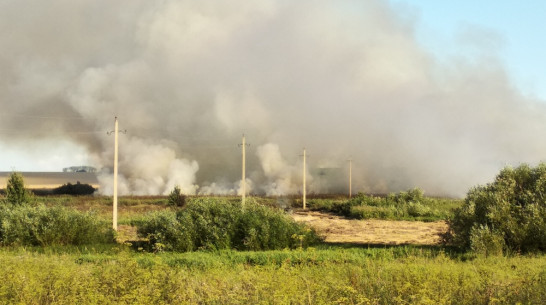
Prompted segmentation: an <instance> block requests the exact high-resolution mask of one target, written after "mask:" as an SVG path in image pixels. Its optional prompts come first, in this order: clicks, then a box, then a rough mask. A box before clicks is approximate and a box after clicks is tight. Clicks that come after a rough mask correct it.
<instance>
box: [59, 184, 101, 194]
mask: <svg viewBox="0 0 546 305" xmlns="http://www.w3.org/2000/svg"><path fill="white" fill-rule="evenodd" d="M95 191H96V189H95V188H94V187H93V186H91V185H89V184H81V183H80V182H79V181H78V182H77V183H76V184H71V183H67V184H63V185H61V186H59V187H58V188H55V189H53V192H52V193H53V194H55V195H92V194H93V193H94V192H95Z"/></svg>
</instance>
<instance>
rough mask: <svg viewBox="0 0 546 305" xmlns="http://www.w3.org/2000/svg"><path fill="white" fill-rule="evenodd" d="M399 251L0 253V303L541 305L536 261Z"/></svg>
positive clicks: (545, 294) (544, 281)
mask: <svg viewBox="0 0 546 305" xmlns="http://www.w3.org/2000/svg"><path fill="white" fill-rule="evenodd" d="M397 251H398V250H391V249H374V250H373V251H370V250H366V249H329V250H307V251H301V250H299V251H286V250H285V251H272V252H261V253H256V252H248V253H247V252H243V253H241V252H231V251H227V252H197V253H180V254H178V253H165V254H159V255H153V254H132V253H131V252H125V251H121V252H119V253H118V254H117V255H114V256H108V257H104V256H102V255H100V254H95V257H92V255H93V254H92V253H91V254H85V255H83V254H61V255H47V254H36V253H29V252H25V251H20V250H19V251H14V252H9V251H0V264H1V265H2V266H3V268H2V269H1V270H0V303H2V304H517V303H521V304H544V303H545V302H546V271H544V270H546V257H544V256H528V257H510V258H509V257H502V256H500V257H493V258H478V259H474V260H470V261H461V260H458V259H450V258H449V257H448V256H445V255H443V254H442V253H441V252H439V253H437V254H435V255H430V256H429V255H425V256H421V255H415V254H412V253H410V254H408V255H405V256H399V257H393V255H392V254H393V253H397ZM410 252H411V251H410ZM425 252H426V251H425ZM370 253H376V254H377V257H372V256H369V255H368V256H366V255H365V254H370ZM382 253H384V254H382ZM362 254H364V255H362ZM264 257H268V258H264ZM300 257H304V258H307V259H305V260H302V259H299V258H300ZM344 258H346V259H345V260H344ZM279 260H280V262H279ZM294 261H299V263H294Z"/></svg>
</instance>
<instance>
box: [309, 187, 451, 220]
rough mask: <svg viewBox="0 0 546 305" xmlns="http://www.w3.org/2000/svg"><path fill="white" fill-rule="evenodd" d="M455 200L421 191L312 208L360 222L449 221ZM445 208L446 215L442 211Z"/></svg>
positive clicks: (318, 204)
mask: <svg viewBox="0 0 546 305" xmlns="http://www.w3.org/2000/svg"><path fill="white" fill-rule="evenodd" d="M454 202H455V201H454V200H449V199H435V198H428V197H425V196H424V192H423V191H422V190H421V189H419V188H414V189H410V190H407V191H405V192H399V193H397V194H394V193H391V194H389V195H388V196H387V197H377V196H368V195H366V194H363V193H358V195H356V196H355V197H353V198H351V199H350V200H346V201H333V200H326V199H322V200H319V199H313V200H311V201H310V202H309V208H310V209H311V210H315V211H326V212H332V213H335V214H337V215H341V216H345V217H349V218H356V219H370V218H377V219H410V220H425V221H431V220H438V219H446V218H447V215H448V214H449V213H450V211H451V209H450V206H452V205H453V204H454ZM438 208H441V209H442V211H439V210H438Z"/></svg>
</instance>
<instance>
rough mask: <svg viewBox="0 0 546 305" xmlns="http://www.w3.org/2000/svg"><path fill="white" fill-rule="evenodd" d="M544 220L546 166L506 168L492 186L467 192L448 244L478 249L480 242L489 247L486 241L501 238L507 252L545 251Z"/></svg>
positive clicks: (456, 216) (455, 215)
mask: <svg viewBox="0 0 546 305" xmlns="http://www.w3.org/2000/svg"><path fill="white" fill-rule="evenodd" d="M545 219H546V164H543V163H542V164H540V165H538V166H537V167H536V168H531V167H530V166H529V165H526V164H524V165H521V166H519V167H517V168H515V169H513V168H510V167H507V168H504V169H503V170H501V172H500V173H499V174H498V175H497V177H496V179H495V181H494V182H493V183H491V184H488V185H486V186H478V187H475V188H473V189H472V190H470V191H469V192H468V194H467V197H466V199H465V202H464V205H463V206H462V207H461V208H459V209H457V210H456V211H455V214H454V216H453V218H452V219H450V220H449V232H448V234H447V241H449V242H452V243H453V244H455V245H458V246H460V247H462V248H476V247H478V246H477V245H476V244H477V243H481V244H490V243H489V242H487V241H485V240H483V239H485V238H492V239H495V238H498V237H500V238H502V240H503V243H501V244H504V246H505V247H506V249H507V250H511V251H523V252H528V251H536V250H540V251H545V250H546V222H545ZM487 232H489V233H487ZM493 235H495V236H493ZM480 236H481V237H482V238H479V237H480ZM495 243H496V242H495ZM499 243H500V242H499ZM480 247H481V246H480ZM495 247H496V246H495Z"/></svg>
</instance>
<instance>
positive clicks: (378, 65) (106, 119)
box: [0, 0, 546, 195]
mask: <svg viewBox="0 0 546 305" xmlns="http://www.w3.org/2000/svg"><path fill="white" fill-rule="evenodd" d="M412 14H413V13H412V12H411V11H406V10H404V9H400V8H395V7H392V6H391V5H390V2H389V1H386V0H385V1H381V0H371V1H283V0H277V1H274V0H263V1H240V0H236V1H229V2H228V1H212V0H211V1H190V0H188V1H186V0H165V1H144V0H134V1H106V0H92V1H91V0H89V1H87V0H85V1H68V0H52V1H47V2H44V1H38V0H18V1H12V0H7V1H3V2H2V3H0V48H1V49H2V52H1V53H0V71H2V73H1V74H0V99H1V100H2V102H1V103H2V108H3V114H2V116H1V120H0V129H1V130H3V131H6V132H4V133H1V134H0V137H1V138H0V143H1V144H2V145H6V146H7V145H9V146H11V147H19V148H20V149H21V150H31V149H33V144H32V143H34V142H35V141H38V140H39V141H40V142H43V141H46V142H47V141H51V143H58V141H60V140H62V141H69V142H70V143H75V144H77V146H78V147H80V148H82V149H84V150H85V151H87V153H88V159H89V160H90V162H91V163H93V164H90V165H94V166H97V167H99V168H109V167H111V166H112V159H113V157H112V156H113V147H112V146H113V137H112V136H110V137H109V136H107V135H106V131H109V130H111V129H112V128H113V121H114V116H118V117H119V120H120V127H121V128H122V129H126V130H127V131H128V132H127V134H120V141H121V142H120V173H121V174H122V176H123V177H122V181H123V183H122V186H121V188H120V192H121V193H134V194H164V193H167V192H169V191H170V189H172V187H173V186H174V185H176V184H178V185H180V186H181V188H182V189H183V190H184V191H185V192H186V193H192V194H193V193H202V194H210V193H224V194H236V193H237V192H240V189H239V188H240V179H241V172H240V154H241V152H240V148H239V147H238V146H237V144H238V143H239V141H240V136H241V134H242V133H246V134H247V139H248V141H249V142H250V143H251V146H250V148H249V150H248V160H247V162H248V177H249V181H250V182H251V184H252V192H255V193H267V194H271V195H280V194H286V193H297V192H300V188H301V187H300V185H301V183H300V182H299V181H300V179H301V161H302V160H301V157H300V156H299V155H300V154H301V151H302V149H303V147H306V148H307V151H308V152H309V154H310V157H309V160H308V164H309V174H310V176H311V177H310V186H309V187H310V189H311V191H314V192H321V191H322V186H321V185H323V184H324V181H325V179H326V181H327V180H328V176H324V175H330V174H331V173H335V172H338V174H336V175H332V179H334V177H339V176H341V177H343V179H345V177H346V173H347V166H348V163H347V161H346V160H347V159H349V158H352V159H353V165H354V167H353V175H354V177H353V181H354V184H353V190H356V191H366V192H386V191H397V190H400V189H405V188H409V187H415V186H418V187H421V188H423V189H425V191H427V192H428V193H429V194H446V195H462V194H464V193H465V192H466V190H467V189H468V188H469V187H471V186H472V185H475V184H477V183H483V182H485V181H487V180H488V179H490V178H491V177H492V176H493V175H494V174H495V173H496V172H497V171H498V170H499V169H500V168H501V167H502V166H504V165H506V164H518V163H521V162H530V163H535V162H538V161H540V160H542V159H543V156H544V155H546V142H545V141H543V139H544V138H546V137H545V136H546V109H545V106H544V104H543V103H540V102H539V101H536V100H532V99H531V98H528V97H526V96H524V95H523V94H521V93H520V92H519V91H518V89H517V88H515V86H514V84H513V83H512V81H511V79H510V77H509V75H507V72H506V70H505V68H504V67H503V65H502V64H501V63H500V61H499V60H498V58H497V57H496V54H495V51H494V50H493V51H492V50H491V49H486V48H485V47H483V46H480V45H475V46H473V47H475V48H476V52H474V53H473V54H474V55H472V57H468V56H462V55H460V56H458V55H457V54H454V56H453V57H452V58H451V59H450V60H447V61H439V60H437V59H436V58H435V57H434V56H433V55H431V54H430V53H429V52H428V51H427V50H425V49H423V48H422V47H421V46H420V45H419V43H418V42H417V40H416V38H415V33H414V27H415V25H416V23H417V19H416V18H415V16H414V15H412ZM476 33H478V35H479V33H480V32H479V31H477V32H475V33H473V34H472V35H474V36H475V35H476ZM485 38H487V37H484V40H486V39H485ZM461 41H476V39H475V37H473V39H467V40H465V39H461ZM486 47H487V46H486ZM15 130H16V131H17V132H13V131H15ZM45 153H47V151H44V154H45ZM70 153H71V151H69V150H67V151H66V154H70ZM71 165H74V164H66V166H71ZM317 169H318V170H317ZM326 169H328V170H326ZM319 172H320V173H321V174H320V175H322V176H324V177H321V178H320V179H319V177H318V176H317V175H318V174H317V173H319ZM110 179H111V177H110V175H109V174H108V170H105V174H104V175H103V176H101V182H102V183H103V185H102V191H103V192H104V193H109V192H111V186H110V182H109V181H110ZM335 179H336V180H338V178H335ZM318 181H322V182H321V183H318ZM331 183H332V185H337V186H340V187H338V188H337V189H336V190H334V191H339V192H342V191H343V192H345V191H346V189H345V188H346V184H345V180H344V181H343V182H342V183H340V182H339V181H331ZM330 190H331V189H330Z"/></svg>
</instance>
